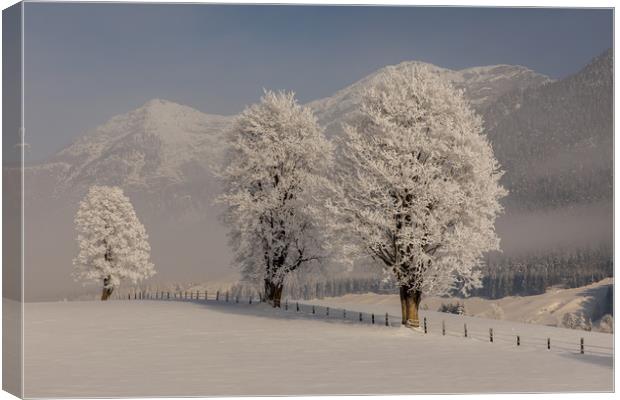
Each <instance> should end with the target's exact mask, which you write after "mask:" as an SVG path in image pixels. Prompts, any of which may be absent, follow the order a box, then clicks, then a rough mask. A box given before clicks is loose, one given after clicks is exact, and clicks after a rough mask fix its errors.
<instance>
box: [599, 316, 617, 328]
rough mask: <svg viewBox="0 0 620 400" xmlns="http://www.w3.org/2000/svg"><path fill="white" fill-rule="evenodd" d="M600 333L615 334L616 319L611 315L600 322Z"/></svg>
mask: <svg viewBox="0 0 620 400" xmlns="http://www.w3.org/2000/svg"><path fill="white" fill-rule="evenodd" d="M599 331H601V332H604V333H614V317H613V316H612V315H611V314H605V315H603V317H602V318H601V321H600V322H599Z"/></svg>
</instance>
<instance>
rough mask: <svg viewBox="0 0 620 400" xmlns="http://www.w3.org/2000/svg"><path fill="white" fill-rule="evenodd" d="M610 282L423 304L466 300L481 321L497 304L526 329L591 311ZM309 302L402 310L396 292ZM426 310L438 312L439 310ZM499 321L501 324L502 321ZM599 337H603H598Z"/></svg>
mask: <svg viewBox="0 0 620 400" xmlns="http://www.w3.org/2000/svg"><path fill="white" fill-rule="evenodd" d="M611 285H613V278H606V279H603V280H601V281H599V282H596V283H593V284H591V285H588V286H583V287H578V288H573V289H559V288H550V289H548V290H547V292H546V293H544V294H540V295H536V296H508V297H504V298H501V299H497V300H489V299H483V298H480V297H471V298H467V299H464V300H463V299H456V298H442V297H428V298H424V299H423V300H422V305H423V306H426V307H427V308H428V310H433V311H434V310H437V309H439V306H441V304H442V303H445V304H448V303H452V304H454V303H456V302H460V303H464V304H465V311H466V314H467V315H470V316H475V317H477V318H475V321H481V320H482V318H487V317H492V314H493V312H492V306H493V305H497V306H499V307H500V308H501V310H502V312H503V317H502V318H501V319H502V320H507V321H514V322H524V323H527V324H513V323H509V326H510V327H511V328H513V327H514V328H515V329H516V327H521V328H519V329H521V330H523V329H525V330H526V331H527V330H529V329H530V328H529V325H530V324H539V325H549V326H561V321H562V317H563V316H564V314H565V313H574V312H577V311H584V312H585V313H586V314H588V315H590V314H591V312H592V308H593V307H594V304H596V303H600V302H602V300H601V299H602V298H603V297H604V296H605V295H606V294H607V289H608V287H609V286H611ZM310 302H311V303H314V304H318V305H324V306H330V307H338V308H348V309H352V310H359V311H366V312H374V313H377V314H382V313H383V314H385V313H386V312H389V313H390V314H393V315H398V314H399V313H400V299H399V297H398V295H393V294H374V293H366V294H347V295H345V296H341V297H333V298H329V297H328V298H325V299H321V300H312V301H310ZM427 314H428V315H435V314H436V313H427ZM438 315H439V316H441V318H448V319H449V320H450V321H452V319H450V315H448V314H445V313H440V314H438ZM490 319H491V320H492V321H493V322H492V323H493V324H497V321H495V320H494V319H492V318H490ZM499 324H500V325H501V324H502V323H499ZM461 329H462V328H459V330H461ZM487 330H488V329H487ZM535 330H536V331H537V332H548V333H545V335H546V334H556V335H557V334H558V332H563V331H564V330H558V329H551V330H550V329H548V328H543V327H540V328H535ZM549 332H551V333H549ZM569 332H570V331H569ZM569 332H565V333H562V336H565V337H569V338H571V340H573V341H574V340H577V341H578V340H579V338H580V337H581V336H583V331H573V332H572V334H569ZM591 336H593V337H596V338H597V339H596V340H597V341H602V342H606V343H612V338H611V335H609V334H605V335H603V336H600V335H591ZM599 337H600V339H598V338H599Z"/></svg>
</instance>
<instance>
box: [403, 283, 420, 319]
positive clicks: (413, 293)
mask: <svg viewBox="0 0 620 400" xmlns="http://www.w3.org/2000/svg"><path fill="white" fill-rule="evenodd" d="M421 299H422V293H421V292H420V291H419V290H415V289H410V288H408V287H406V286H401V288H400V305H401V310H402V316H403V324H404V325H405V326H407V327H409V328H418V327H419V326H420V314H419V312H418V311H419V308H420V300H421Z"/></svg>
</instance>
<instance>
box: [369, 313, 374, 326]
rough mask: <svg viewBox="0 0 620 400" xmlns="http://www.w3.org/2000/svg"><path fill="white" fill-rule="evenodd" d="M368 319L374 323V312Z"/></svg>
mask: <svg viewBox="0 0 620 400" xmlns="http://www.w3.org/2000/svg"><path fill="white" fill-rule="evenodd" d="M370 319H371V320H372V324H373V325H374V324H375V314H372V315H371V316H370Z"/></svg>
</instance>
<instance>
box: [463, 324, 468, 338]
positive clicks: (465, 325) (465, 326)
mask: <svg viewBox="0 0 620 400" xmlns="http://www.w3.org/2000/svg"><path fill="white" fill-rule="evenodd" d="M463 327H464V328H465V337H467V324H464V325H463Z"/></svg>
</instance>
